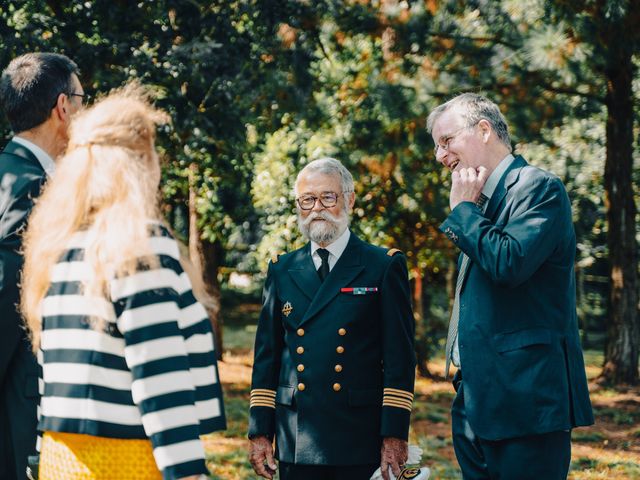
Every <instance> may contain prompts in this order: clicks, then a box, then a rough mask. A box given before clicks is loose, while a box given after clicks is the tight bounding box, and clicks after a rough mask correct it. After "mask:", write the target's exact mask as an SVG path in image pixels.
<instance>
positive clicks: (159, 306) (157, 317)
mask: <svg viewBox="0 0 640 480" xmlns="http://www.w3.org/2000/svg"><path fill="white" fill-rule="evenodd" d="M167 121H168V116H167V115H166V114H165V113H163V112H162V111H160V110H158V109H156V108H154V107H153V106H152V105H151V104H150V102H149V101H148V96H147V95H146V93H145V90H144V89H143V88H142V87H141V86H139V85H135V84H133V85H129V86H127V87H125V88H123V89H120V90H116V91H114V92H113V93H111V94H110V95H108V96H106V97H105V98H103V99H102V100H100V101H99V102H97V103H96V104H95V105H94V106H93V107H91V108H89V109H87V110H85V111H83V112H81V113H80V114H79V115H78V116H77V117H76V118H75V119H74V121H73V123H72V126H71V131H70V142H69V146H68V149H67V151H66V153H65V155H64V157H63V158H61V159H60V160H59V162H58V164H57V167H56V175H55V176H54V177H53V178H52V179H51V180H50V181H49V183H48V184H47V186H46V188H45V190H44V192H43V194H42V196H41V197H40V200H39V201H38V202H37V205H36V207H35V209H34V211H33V214H32V215H31V217H30V219H29V226H28V229H27V232H26V234H25V266H24V271H23V282H22V288H23V291H22V305H21V306H22V311H23V313H24V316H25V318H26V322H27V325H28V329H29V332H30V335H31V339H32V342H33V348H34V351H35V352H36V353H37V354H38V357H39V361H40V363H41V365H42V380H43V381H41V382H40V383H41V386H43V387H44V390H43V392H41V393H42V399H41V402H40V413H39V416H40V421H39V430H40V431H42V432H43V436H42V440H41V445H40V452H41V459H40V479H42V480H48V479H56V480H57V479H61V478H64V479H69V480H73V479H128V480H134V479H155V478H165V479H174V478H189V479H191V478H199V477H200V476H201V475H203V474H206V473H208V471H207V468H206V466H205V461H204V449H203V445H202V443H201V441H200V439H199V436H200V435H203V434H206V433H210V432H212V431H215V430H220V429H223V428H225V417H224V408H223V403H222V392H221V388H220V384H219V382H218V371H217V364H216V356H215V353H214V349H213V348H214V347H213V345H214V344H213V334H212V332H211V326H210V324H209V321H208V319H207V316H206V313H205V310H204V308H203V307H202V305H201V304H200V303H199V302H198V301H197V300H196V299H195V297H194V295H193V293H192V287H191V283H190V280H189V278H188V276H187V275H186V273H185V272H184V270H183V268H182V266H181V262H180V260H181V259H180V254H179V248H178V243H177V242H176V241H175V240H174V239H173V237H172V236H171V234H170V233H169V231H168V229H167V228H166V227H165V226H164V225H163V223H162V220H161V215H160V212H159V206H158V184H159V181H160V165H159V161H158V155H157V153H156V150H155V145H154V142H155V130H156V126H157V125H159V124H163V123H166V122H167Z"/></svg>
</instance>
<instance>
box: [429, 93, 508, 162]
mask: <svg viewBox="0 0 640 480" xmlns="http://www.w3.org/2000/svg"><path fill="white" fill-rule="evenodd" d="M454 107H455V108H458V109H459V110H460V113H461V115H462V117H463V118H464V119H465V121H466V126H467V127H471V126H473V125H475V124H477V123H478V122H479V121H480V120H486V121H488V122H489V123H490V124H491V128H492V129H493V130H494V131H495V132H496V135H497V136H498V139H499V140H500V141H501V142H502V143H504V144H505V145H506V146H507V148H508V149H509V151H511V150H512V149H511V137H510V136H509V127H508V126H507V121H506V120H505V118H504V115H502V113H501V112H500V109H499V108H498V106H497V105H496V104H495V103H493V102H492V101H491V100H489V99H488V98H487V97H484V96H482V95H478V94H477V93H462V94H460V95H458V96H457V97H454V98H452V99H451V100H449V101H448V102H446V103H443V104H442V105H440V106H438V107H436V108H435V109H434V110H433V111H432V112H431V113H430V114H429V116H428V117H427V132H429V133H431V131H432V130H433V124H434V123H435V122H436V120H438V118H439V117H440V115H442V114H443V113H444V112H446V111H447V110H449V109H450V108H454Z"/></svg>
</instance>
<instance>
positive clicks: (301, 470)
mask: <svg viewBox="0 0 640 480" xmlns="http://www.w3.org/2000/svg"><path fill="white" fill-rule="evenodd" d="M379 466H380V465H378V464H373V465H346V466H330V465H296V464H295V463H285V462H280V464H279V466H278V470H279V471H280V480H369V479H370V478H371V475H373V472H375V471H376V469H377V468H378V467H379Z"/></svg>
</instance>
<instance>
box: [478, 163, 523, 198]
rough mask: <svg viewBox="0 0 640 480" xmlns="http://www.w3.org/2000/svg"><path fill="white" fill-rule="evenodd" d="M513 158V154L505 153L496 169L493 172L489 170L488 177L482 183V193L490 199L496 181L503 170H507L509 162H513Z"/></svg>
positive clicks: (496, 184) (496, 183) (494, 189)
mask: <svg viewBox="0 0 640 480" xmlns="http://www.w3.org/2000/svg"><path fill="white" fill-rule="evenodd" d="M514 159H515V157H514V156H513V155H511V154H509V155H507V156H506V157H504V158H503V159H502V160H501V161H500V163H499V164H498V166H497V167H496V169H495V170H494V171H493V172H491V175H489V178H488V179H487V181H486V183H485V184H484V187H482V193H483V194H484V195H486V196H487V198H488V199H490V198H491V195H493V192H495V191H496V187H497V186H498V182H499V181H500V179H501V178H502V175H503V174H504V172H506V171H507V168H509V165H511V162H513V160H514ZM487 203H489V202H487Z"/></svg>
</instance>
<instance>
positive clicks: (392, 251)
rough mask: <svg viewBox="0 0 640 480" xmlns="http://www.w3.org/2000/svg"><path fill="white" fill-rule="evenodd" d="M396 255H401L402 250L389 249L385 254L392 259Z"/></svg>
mask: <svg viewBox="0 0 640 480" xmlns="http://www.w3.org/2000/svg"><path fill="white" fill-rule="evenodd" d="M396 253H402V250H400V249H399V248H390V249H389V251H388V252H387V255H389V256H390V257H393V256H394V255H395V254H396Z"/></svg>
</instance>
